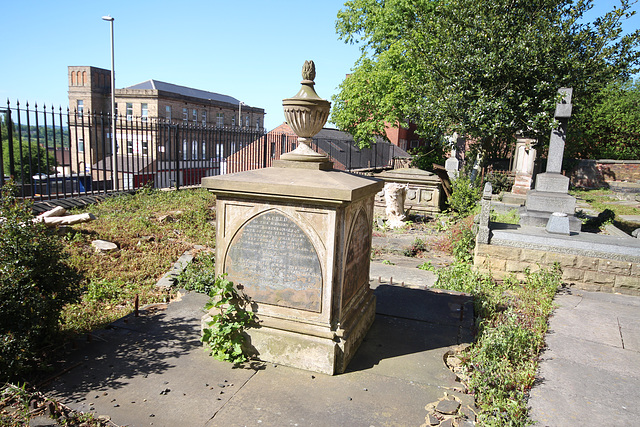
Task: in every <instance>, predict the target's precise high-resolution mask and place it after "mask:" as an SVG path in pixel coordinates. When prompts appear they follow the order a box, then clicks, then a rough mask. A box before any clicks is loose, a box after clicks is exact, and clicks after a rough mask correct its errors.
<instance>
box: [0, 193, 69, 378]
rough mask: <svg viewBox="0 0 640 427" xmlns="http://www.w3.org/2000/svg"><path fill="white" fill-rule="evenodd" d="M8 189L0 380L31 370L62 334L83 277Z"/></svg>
mask: <svg viewBox="0 0 640 427" xmlns="http://www.w3.org/2000/svg"><path fill="white" fill-rule="evenodd" d="M14 194H15V186H13V184H7V185H5V186H4V187H3V188H2V195H1V197H0V217H1V218H2V219H1V220H0V378H1V379H12V378H18V377H19V376H21V375H23V374H25V373H26V372H27V371H28V370H29V369H30V368H32V367H33V366H34V365H35V364H36V363H37V361H38V359H39V358H40V356H41V355H42V350H43V348H44V347H45V346H47V345H48V344H50V343H51V342H52V341H53V338H54V337H55V335H56V333H57V332H58V320H59V318H60V312H61V310H62V308H63V306H64V305H65V304H66V303H68V302H71V301H73V300H75V299H76V298H77V297H78V296H79V291H80V287H79V283H80V275H79V274H78V272H77V270H75V269H73V268H72V267H70V266H69V264H68V263H67V256H66V254H65V252H63V247H62V245H61V243H60V242H59V241H58V240H57V238H56V237H55V236H53V235H52V234H49V233H47V230H46V229H45V226H44V225H43V224H42V223H35V222H33V215H32V213H31V208H30V206H28V205H26V204H24V203H23V202H21V201H19V200H18V199H17V198H16V197H15V196H14Z"/></svg>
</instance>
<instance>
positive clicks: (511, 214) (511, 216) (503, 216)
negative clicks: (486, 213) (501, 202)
mask: <svg viewBox="0 0 640 427" xmlns="http://www.w3.org/2000/svg"><path fill="white" fill-rule="evenodd" d="M490 220H491V222H500V223H502V224H519V223H520V214H519V213H518V210H517V209H511V210H509V211H508V212H496V211H494V210H492V211H491V215H490Z"/></svg>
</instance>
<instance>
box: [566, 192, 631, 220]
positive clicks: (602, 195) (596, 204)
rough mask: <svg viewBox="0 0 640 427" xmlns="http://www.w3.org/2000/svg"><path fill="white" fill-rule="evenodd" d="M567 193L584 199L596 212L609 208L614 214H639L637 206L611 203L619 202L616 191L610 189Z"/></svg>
mask: <svg viewBox="0 0 640 427" xmlns="http://www.w3.org/2000/svg"><path fill="white" fill-rule="evenodd" d="M569 194H571V195H572V196H575V197H577V198H579V199H581V200H584V201H585V202H587V203H588V204H589V205H591V207H592V208H593V209H595V210H597V211H598V212H604V211H605V210H606V209H610V210H612V211H613V212H614V213H615V214H616V216H620V215H640V209H639V208H638V207H637V206H631V205H628V204H618V203H612V202H619V201H620V200H619V199H618V195H617V193H615V192H613V191H611V190H603V189H598V190H571V191H570V192H569Z"/></svg>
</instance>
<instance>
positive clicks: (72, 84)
mask: <svg viewBox="0 0 640 427" xmlns="http://www.w3.org/2000/svg"><path fill="white" fill-rule="evenodd" d="M75 85H76V73H74V72H73V71H72V72H71V86H75Z"/></svg>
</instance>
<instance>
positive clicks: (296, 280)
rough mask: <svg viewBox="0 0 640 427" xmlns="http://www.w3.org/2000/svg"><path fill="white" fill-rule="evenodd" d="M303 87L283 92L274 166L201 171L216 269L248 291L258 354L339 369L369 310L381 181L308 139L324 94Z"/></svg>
mask: <svg viewBox="0 0 640 427" xmlns="http://www.w3.org/2000/svg"><path fill="white" fill-rule="evenodd" d="M314 77H315V66H314V65H313V62H306V63H305V67H304V68H303V81H302V88H301V89H300V91H299V92H298V94H297V95H296V96H294V97H293V98H288V99H285V100H283V106H284V110H285V117H286V119H287V122H288V123H289V125H290V126H291V127H292V129H293V130H294V131H295V132H296V134H297V135H298V146H297V147H296V149H295V150H294V151H292V152H290V153H287V154H285V155H283V156H282V158H281V160H278V161H275V162H274V166H273V167H270V168H264V169H257V170H252V171H247V172H240V173H235V174H228V175H221V176H215V177H207V178H204V179H203V180H202V185H203V187H205V188H208V189H210V190H211V191H213V192H214V193H215V194H216V208H217V230H218V231H217V235H216V273H217V274H223V273H226V274H227V275H228V279H229V280H231V281H232V282H234V284H235V285H236V286H242V288H243V291H244V292H245V293H246V294H247V295H248V296H249V297H250V298H251V300H252V301H253V303H254V304H253V307H254V311H255V313H256V318H257V319H258V324H257V325H256V326H255V327H251V328H249V329H248V330H247V336H248V343H247V344H248V347H249V349H250V350H252V351H255V353H256V354H257V356H258V358H259V359H261V360H264V361H268V362H274V363H278V364H283V365H288V366H293V367H296V368H301V369H307V370H311V371H316V372H322V373H326V374H330V375H332V374H337V373H341V372H344V370H345V369H346V367H347V364H348V363H349V361H350V360H351V358H352V357H353V355H354V354H355V352H356V350H357V349H358V346H359V345H360V342H361V341H362V339H363V338H364V336H365V334H366V333H367V331H368V330H369V327H370V326H371V324H372V323H373V320H374V317H375V305H376V304H375V296H374V295H373V292H372V290H371V289H370V287H369V266H370V260H369V256H370V252H371V235H372V223H373V206H374V197H375V195H376V193H378V192H379V191H380V190H381V189H382V186H383V182H382V181H380V180H377V179H373V178H367V177H363V176H358V175H353V174H349V173H345V172H340V171H336V170H333V169H332V163H331V162H330V161H329V159H328V158H327V156H324V155H322V154H320V153H316V152H315V151H313V150H312V149H311V148H310V146H309V142H311V139H312V137H313V135H315V133H317V132H318V131H319V130H320V129H321V128H322V126H323V125H324V123H325V122H326V120H327V117H328V114H329V108H330V103H329V102H328V101H326V100H323V99H321V98H319V97H318V95H317V94H316V93H315V91H314V90H313V85H314V82H313V79H314Z"/></svg>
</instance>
